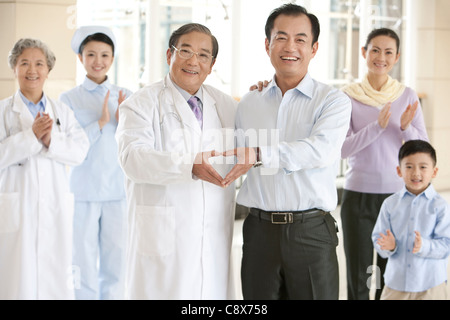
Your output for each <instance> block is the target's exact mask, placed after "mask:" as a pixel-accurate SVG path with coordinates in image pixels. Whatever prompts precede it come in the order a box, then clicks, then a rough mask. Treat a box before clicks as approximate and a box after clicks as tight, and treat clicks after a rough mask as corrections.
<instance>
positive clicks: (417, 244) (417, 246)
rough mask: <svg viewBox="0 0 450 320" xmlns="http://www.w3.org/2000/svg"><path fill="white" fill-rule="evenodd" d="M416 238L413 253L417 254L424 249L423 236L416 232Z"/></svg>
mask: <svg viewBox="0 0 450 320" xmlns="http://www.w3.org/2000/svg"><path fill="white" fill-rule="evenodd" d="M415 233H416V237H415V238H414V247H413V251H412V252H413V253H417V252H419V251H420V249H421V248H422V236H421V235H420V232H419V231H415Z"/></svg>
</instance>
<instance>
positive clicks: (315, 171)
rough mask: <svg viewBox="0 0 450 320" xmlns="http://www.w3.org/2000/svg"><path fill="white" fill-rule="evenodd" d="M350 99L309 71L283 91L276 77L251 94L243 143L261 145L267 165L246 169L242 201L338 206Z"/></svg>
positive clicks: (242, 120)
mask: <svg viewBox="0 0 450 320" xmlns="http://www.w3.org/2000/svg"><path fill="white" fill-rule="evenodd" d="M350 113H351V104H350V99H349V98H348V97H347V96H346V95H345V94H344V93H342V92H341V91H339V90H336V89H334V88H331V87H329V86H327V85H325V84H322V83H320V82H317V81H315V80H313V79H312V78H311V77H310V75H309V74H307V75H306V76H305V78H304V79H303V80H302V81H301V82H300V83H299V85H298V86H297V87H296V88H293V89H291V90H288V91H287V92H286V93H285V94H284V96H282V93H281V90H280V88H279V87H278V86H277V84H276V81H275V78H274V79H273V80H272V81H271V83H270V84H269V86H267V87H266V88H264V89H263V91H262V92H259V91H257V90H255V91H251V92H249V93H247V94H246V95H245V96H244V97H243V98H242V100H241V101H240V103H239V106H238V111H237V115H236V129H237V133H236V135H237V142H238V146H243V145H246V146H250V147H256V146H259V147H260V150H261V158H262V162H263V166H262V167H259V168H252V169H250V171H249V172H248V173H247V178H246V180H245V181H244V183H243V185H242V187H241V189H240V191H239V194H238V197H237V202H238V203H239V204H241V205H244V206H247V207H253V208H259V209H262V210H267V211H299V210H308V209H312V208H317V209H322V210H325V211H332V210H334V209H335V208H336V205H337V191H336V176H337V169H338V164H339V161H340V155H341V146H342V143H343V142H344V139H345V136H346V134H347V130H348V128H349V123H350Z"/></svg>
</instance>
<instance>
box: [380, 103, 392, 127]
mask: <svg viewBox="0 0 450 320" xmlns="http://www.w3.org/2000/svg"><path fill="white" fill-rule="evenodd" d="M390 117H391V103H390V102H388V103H386V105H385V106H384V107H383V108H382V109H381V111H380V114H379V115H378V124H379V125H380V127H381V128H383V129H386V127H387V126H388V124H389V119H390Z"/></svg>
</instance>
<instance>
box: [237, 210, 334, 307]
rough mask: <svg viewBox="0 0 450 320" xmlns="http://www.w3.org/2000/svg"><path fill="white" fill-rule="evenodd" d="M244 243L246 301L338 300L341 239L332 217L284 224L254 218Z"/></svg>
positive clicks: (245, 229) (245, 230)
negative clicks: (339, 242) (337, 252)
mask: <svg viewBox="0 0 450 320" xmlns="http://www.w3.org/2000/svg"><path fill="white" fill-rule="evenodd" d="M243 238H244V245H243V259H242V269H241V278H242V291H243V296H244V299H250V300H278V299H292V300H300V299H305V300H306V299H309V300H312V299H317V300H319V299H322V300H325V299H326V300H331V299H333V300H337V299H338V298H339V270H338V262H337V256H336V246H337V244H338V238H337V230H336V224H335V220H334V219H333V217H332V216H331V215H330V214H329V213H326V214H320V215H303V219H301V220H298V221H294V222H293V223H291V224H285V225H277V224H272V223H271V222H270V221H266V220H262V219H260V218H258V217H255V216H254V215H249V216H248V217H247V218H246V219H245V221H244V226H243Z"/></svg>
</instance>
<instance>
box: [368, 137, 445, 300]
mask: <svg viewBox="0 0 450 320" xmlns="http://www.w3.org/2000/svg"><path fill="white" fill-rule="evenodd" d="M399 160H400V161H399V162H400V163H399V167H398V168H397V171H398V174H399V176H400V177H403V180H404V181H405V186H404V187H403V188H402V190H400V191H398V192H396V193H394V194H393V195H392V196H390V197H389V198H387V199H386V200H385V201H384V202H383V205H382V206H381V210H380V214H379V216H378V219H377V222H376V224H375V227H374V229H373V232H372V241H373V243H374V246H375V249H376V250H377V251H378V253H379V254H380V256H382V257H383V258H389V260H388V263H387V265H386V271H385V273H384V280H385V287H384V289H383V292H382V294H381V299H383V300H392V299H394V300H400V299H407V300H416V299H420V300H421V299H432V300H436V299H446V290H447V289H446V282H447V261H448V256H449V254H450V206H449V205H448V203H447V202H446V201H445V200H444V199H443V198H442V197H441V196H440V195H439V194H438V193H437V192H436V190H435V189H434V188H433V186H432V185H431V183H430V182H431V179H432V178H434V177H435V176H436V174H437V167H436V152H435V150H434V148H433V147H432V146H431V145H430V144H429V143H428V142H426V141H422V140H410V141H408V142H406V143H405V144H404V145H403V146H402V147H401V149H400V152H399Z"/></svg>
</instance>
